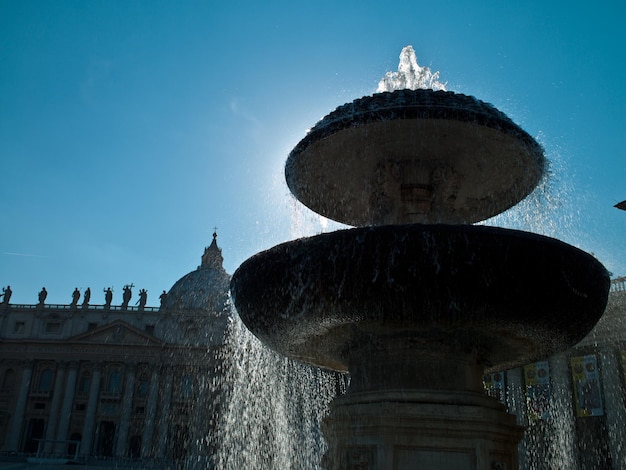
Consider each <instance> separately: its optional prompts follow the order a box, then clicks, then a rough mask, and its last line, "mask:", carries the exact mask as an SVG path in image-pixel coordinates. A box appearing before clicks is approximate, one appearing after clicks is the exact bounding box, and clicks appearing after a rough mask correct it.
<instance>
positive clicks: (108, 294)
mask: <svg viewBox="0 0 626 470" xmlns="http://www.w3.org/2000/svg"><path fill="white" fill-rule="evenodd" d="M112 301H113V291H112V290H111V288H110V287H107V288H106V289H105V290H104V306H105V307H106V308H109V307H111V302H112Z"/></svg>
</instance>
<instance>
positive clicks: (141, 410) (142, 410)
mask: <svg viewBox="0 0 626 470" xmlns="http://www.w3.org/2000/svg"><path fill="white" fill-rule="evenodd" d="M145 412H146V409H145V408H144V407H143V406H136V407H135V414H136V415H142V414H144V413H145Z"/></svg>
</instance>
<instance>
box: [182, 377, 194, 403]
mask: <svg viewBox="0 0 626 470" xmlns="http://www.w3.org/2000/svg"><path fill="white" fill-rule="evenodd" d="M192 394H193V378H192V377H191V376H190V375H183V378H182V380H181V382H180V397H181V398H183V399H186V398H191V395H192Z"/></svg>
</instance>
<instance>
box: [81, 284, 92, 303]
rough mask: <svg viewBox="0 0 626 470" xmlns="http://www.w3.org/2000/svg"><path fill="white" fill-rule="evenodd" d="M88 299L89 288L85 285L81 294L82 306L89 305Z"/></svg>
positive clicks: (89, 295)
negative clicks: (85, 287)
mask: <svg viewBox="0 0 626 470" xmlns="http://www.w3.org/2000/svg"><path fill="white" fill-rule="evenodd" d="M89 299H91V289H90V288H89V287H87V289H85V293H84V294H83V307H84V308H85V307H87V306H88V305H89Z"/></svg>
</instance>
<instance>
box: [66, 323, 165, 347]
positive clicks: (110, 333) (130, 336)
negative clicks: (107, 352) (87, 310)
mask: <svg viewBox="0 0 626 470" xmlns="http://www.w3.org/2000/svg"><path fill="white" fill-rule="evenodd" d="M68 341H69V342H73V343H86V344H116V345H118V344H119V345H129V346H130V345H133V346H161V345H163V342H162V341H159V340H158V339H157V338H155V337H154V336H152V335H150V334H148V333H146V332H145V331H141V330H138V329H137V328H135V327H134V326H132V325H130V324H128V323H126V322H125V321H123V320H116V321H114V322H111V323H108V324H106V325H102V326H100V327H98V328H95V329H93V330H90V331H86V332H85V333H81V334H79V335H76V336H73V337H72V338H69V339H68Z"/></svg>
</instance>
